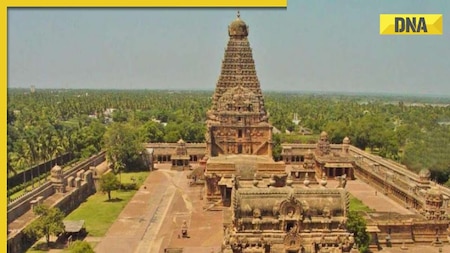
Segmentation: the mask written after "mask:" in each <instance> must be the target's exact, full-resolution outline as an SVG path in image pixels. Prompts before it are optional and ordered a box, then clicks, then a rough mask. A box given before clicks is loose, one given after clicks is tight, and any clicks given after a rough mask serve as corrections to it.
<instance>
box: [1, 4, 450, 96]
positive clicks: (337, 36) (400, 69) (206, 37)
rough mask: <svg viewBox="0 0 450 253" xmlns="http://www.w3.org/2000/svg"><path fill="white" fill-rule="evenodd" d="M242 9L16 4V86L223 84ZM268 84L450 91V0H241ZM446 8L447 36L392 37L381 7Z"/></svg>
mask: <svg viewBox="0 0 450 253" xmlns="http://www.w3.org/2000/svg"><path fill="white" fill-rule="evenodd" d="M236 10H237V9H233V8H232V9H220V8H214V9H211V8H205V9H200V8H193V9H182V8H177V9H170V8H163V9H160V8H116V9H113V8H95V9H89V8H69V9H61V8H53V9H49V8H47V9H45V8H8V87H25V88H29V87H30V86H31V85H34V86H35V87H36V88H37V89H42V88H66V89H80V88H82V89H85V88H89V89H183V90H213V89H214V88H215V86H216V83H217V80H218V77H219V74H220V68H221V64H222V59H223V57H224V49H225V47H226V44H227V42H228V30H227V29H228V25H229V24H230V22H231V21H233V20H234V19H235V18H236ZM240 12H241V19H243V20H244V21H245V22H246V23H247V25H248V26H249V41H250V45H251V47H252V50H253V57H254V60H255V63H256V70H257V75H258V78H259V81H260V84H261V88H262V89H263V91H265V90H266V91H300V92H302V91H304V92H352V93H354V92H356V93H392V94H408V95H411V94H412V95H438V96H441V95H443V96H450V33H449V32H447V31H450V1H448V0H435V1H429V0H396V1H391V0H380V1H360V0H334V1H333V0H316V1H303V0H296V1H293V0H291V1H288V7H287V8H286V9H283V8H282V9H272V8H271V9H242V8H241V9H240ZM382 13H386V14H389V13H423V14H426V13H429V14H434V13H436V14H443V16H444V18H443V27H444V28H443V29H444V34H443V35H441V36H382V35H380V34H379V14H382Z"/></svg>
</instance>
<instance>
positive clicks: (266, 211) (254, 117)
mask: <svg viewBox="0 0 450 253" xmlns="http://www.w3.org/2000/svg"><path fill="white" fill-rule="evenodd" d="M248 30H249V29H248V26H247V25H246V23H245V22H244V21H243V20H242V19H241V18H240V15H239V13H238V17H237V18H236V20H234V21H233V22H231V24H230V25H229V27H228V35H229V37H230V38H229V41H228V45H227V48H226V49H225V57H224V60H223V63H222V71H221V74H220V76H219V81H218V83H217V86H216V90H215V92H214V96H213V99H212V106H211V109H210V110H209V111H208V113H207V133H206V156H207V162H206V168H205V174H204V175H205V184H206V191H205V195H206V199H207V200H208V201H209V203H210V206H209V207H208V208H211V207H223V209H222V210H223V215H224V216H223V217H224V229H225V231H224V242H223V252H224V253H238V252H239V253H240V252H318V251H319V250H322V251H323V250H339V251H340V252H349V251H350V250H351V248H352V246H353V244H354V239H353V236H352V235H351V234H350V233H348V232H347V231H346V229H345V223H346V215H347V212H348V195H347V193H346V191H345V190H344V189H343V187H340V188H335V189H329V188H326V184H327V181H326V176H325V175H324V177H323V178H322V180H321V181H320V184H310V181H309V180H308V173H310V175H311V178H314V179H313V180H312V181H313V182H316V181H317V180H315V171H314V169H313V168H312V167H306V168H304V170H303V171H302V172H304V173H297V174H296V172H297V171H294V170H290V171H289V170H287V167H286V164H285V163H284V162H283V161H281V162H275V161H274V160H273V158H272V126H271V125H270V123H269V114H268V113H267V112H266V109H265V107H264V98H263V95H262V92H261V88H260V84H259V81H258V77H257V75H256V70H255V63H254V61H253V57H252V50H251V48H250V44H249V41H248ZM311 162H312V161H311ZM311 165H312V163H311ZM293 175H295V176H303V179H304V180H303V182H298V180H296V182H294V180H293ZM320 175H322V174H320ZM305 176H306V178H305ZM297 178H298V177H297ZM261 200H264V201H261Z"/></svg>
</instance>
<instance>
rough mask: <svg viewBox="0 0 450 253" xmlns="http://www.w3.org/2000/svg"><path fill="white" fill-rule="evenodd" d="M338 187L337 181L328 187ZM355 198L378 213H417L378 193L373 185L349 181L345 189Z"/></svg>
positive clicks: (359, 181) (330, 183)
mask: <svg viewBox="0 0 450 253" xmlns="http://www.w3.org/2000/svg"><path fill="white" fill-rule="evenodd" d="M337 185H338V181H337V180H329V181H328V185H327V187H330V188H335V187H336V186H337ZM345 189H346V190H347V191H349V192H350V193H351V194H352V195H353V196H355V197H356V198H357V199H359V200H361V201H362V202H363V203H364V204H365V205H367V206H368V207H369V208H372V209H374V210H375V211H377V212H396V213H399V214H415V212H413V211H411V210H409V209H406V208H405V207H403V206H402V205H400V204H399V203H397V202H395V201H394V200H392V199H390V198H389V197H388V196H386V195H384V194H383V193H381V192H377V191H376V189H375V188H373V187H372V186H371V185H368V184H366V183H364V182H363V181H361V180H358V179H356V180H348V181H347V185H346V187H345Z"/></svg>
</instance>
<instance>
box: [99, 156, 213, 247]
mask: <svg viewBox="0 0 450 253" xmlns="http://www.w3.org/2000/svg"><path fill="white" fill-rule="evenodd" d="M169 166H170V165H166V164H162V165H159V169H158V170H156V171H153V172H151V173H150V175H149V177H148V178H147V179H146V181H145V182H144V186H145V187H146V189H145V188H144V186H142V187H141V189H140V190H139V191H138V192H137V193H136V194H135V196H134V197H133V198H132V199H131V200H130V202H129V204H128V205H127V206H126V207H125V208H124V210H123V211H122V213H121V214H120V215H119V217H118V219H117V220H116V222H115V223H114V224H113V225H112V226H111V228H110V229H109V230H108V232H107V234H106V235H105V237H104V238H102V240H101V241H100V243H99V244H97V246H96V248H95V252H97V253H116V252H117V253H119V252H120V253H123V252H134V253H159V252H161V253H162V252H164V249H166V248H185V252H198V253H202V252H205V253H206V252H207V253H211V250H214V251H215V252H217V250H218V249H219V248H220V245H221V243H222V212H204V211H203V206H204V205H205V203H204V200H203V199H200V191H201V186H199V187H190V186H189V180H188V179H187V175H188V173H189V172H190V171H172V170H170V169H169V168H170V167H169ZM183 221H186V222H187V224H188V226H189V229H188V233H189V236H190V238H180V237H179V236H180V232H181V224H182V223H183Z"/></svg>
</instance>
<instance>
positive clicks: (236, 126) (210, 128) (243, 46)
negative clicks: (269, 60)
mask: <svg viewBox="0 0 450 253" xmlns="http://www.w3.org/2000/svg"><path fill="white" fill-rule="evenodd" d="M228 35H229V36H230V39H229V41H228V45H227V48H226V49H225V56H224V59H223V62H222V71H221V73H220V76H219V80H218V82H217V86H216V90H215V92H214V95H213V98H212V107H211V109H210V110H209V111H208V112H207V132H206V151H207V155H208V156H209V157H215V156H218V155H222V154H249V155H267V156H272V126H271V125H270V124H269V121H268V116H269V115H268V113H267V111H266V109H265V107H264V98H263V95H262V92H261V88H260V86H259V81H258V77H257V76H256V70H255V62H254V61H253V55H252V49H251V48H250V43H249V41H248V37H247V36H248V26H247V25H246V24H245V22H244V21H243V20H242V19H241V18H240V17H239V15H238V17H237V18H236V20H234V21H233V22H231V24H230V25H229V27H228Z"/></svg>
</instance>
